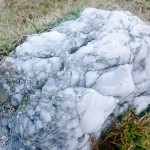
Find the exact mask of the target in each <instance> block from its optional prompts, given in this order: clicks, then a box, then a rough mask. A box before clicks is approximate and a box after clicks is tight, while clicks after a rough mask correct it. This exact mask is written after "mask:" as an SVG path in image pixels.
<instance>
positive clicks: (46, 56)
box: [0, 8, 150, 150]
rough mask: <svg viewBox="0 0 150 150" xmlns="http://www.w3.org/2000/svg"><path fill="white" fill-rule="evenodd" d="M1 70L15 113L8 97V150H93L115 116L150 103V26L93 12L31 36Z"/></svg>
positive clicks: (3, 113)
mask: <svg viewBox="0 0 150 150" xmlns="http://www.w3.org/2000/svg"><path fill="white" fill-rule="evenodd" d="M0 67H1V68H2V69H1V73H0V79H1V80H0V89H1V92H0V93H3V91H5V90H6V93H5V94H6V95H5V94H4V96H6V98H8V97H11V106H13V107H9V109H8V107H6V106H4V104H5V102H4V99H3V97H2V96H0V99H2V100H0V105H1V106H0V128H1V130H0V149H1V150H88V149H89V144H90V137H91V136H96V137H98V136H99V135H100V133H101V131H102V129H104V128H105V127H106V125H108V124H109V123H110V120H111V117H110V116H112V114H114V115H119V114H120V113H122V112H124V111H125V110H126V109H127V107H128V105H133V106H135V107H136V112H137V113H139V112H141V111H143V110H144V109H146V108H147V107H148V105H149V104H150V26H148V25H147V24H146V23H144V22H142V21H141V20H140V19H139V18H138V17H136V16H134V15H132V14H131V13H130V12H127V11H105V10H98V9H95V8H87V9H85V10H84V11H83V12H82V13H81V16H80V17H79V18H78V19H76V20H71V21H67V22H64V23H61V24H60V25H59V26H58V27H55V28H53V29H52V30H50V31H48V32H45V33H41V34H34V35H30V36H29V37H28V38H27V40H26V41H25V42H24V43H23V44H21V45H20V46H18V47H17V48H16V49H15V50H14V51H13V52H12V53H11V54H10V55H9V56H7V57H6V58H5V59H4V60H3V61H1V62H0ZM4 89H5V90H4Z"/></svg>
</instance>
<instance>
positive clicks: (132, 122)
mask: <svg viewBox="0 0 150 150" xmlns="http://www.w3.org/2000/svg"><path fill="white" fill-rule="evenodd" d="M93 139H94V140H93ZM92 140H93V141H92ZM92 140H91V142H92V150H149V149H150V113H148V112H147V113H143V114H142V115H135V113H134V109H132V108H129V110H128V112H126V113H125V114H123V115H121V116H120V117H119V118H115V119H114V120H113V121H112V124H111V126H110V127H108V128H107V129H105V130H104V131H103V133H102V136H101V138H100V139H99V140H98V141H97V140H95V138H93V137H92Z"/></svg>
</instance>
